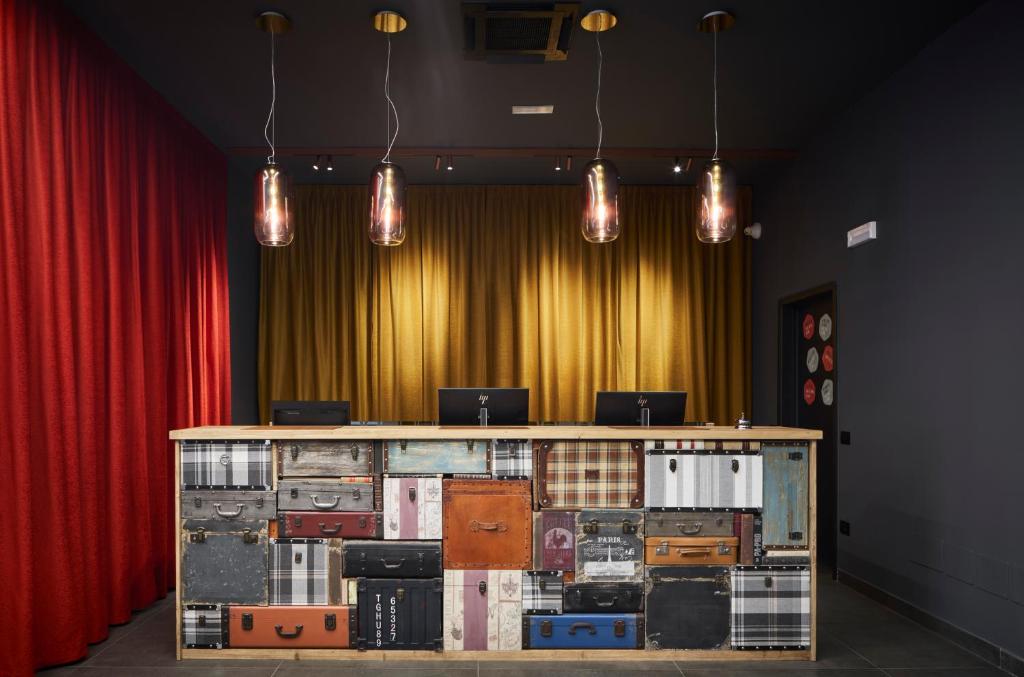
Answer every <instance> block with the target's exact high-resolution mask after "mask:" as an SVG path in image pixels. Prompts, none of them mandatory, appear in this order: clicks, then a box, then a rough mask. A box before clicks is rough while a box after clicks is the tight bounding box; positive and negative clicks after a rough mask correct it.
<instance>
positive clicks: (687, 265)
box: [259, 185, 750, 424]
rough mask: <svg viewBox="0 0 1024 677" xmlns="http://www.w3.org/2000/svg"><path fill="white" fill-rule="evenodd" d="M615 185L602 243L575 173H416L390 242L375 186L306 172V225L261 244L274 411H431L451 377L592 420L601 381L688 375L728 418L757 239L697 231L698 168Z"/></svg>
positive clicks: (390, 416)
mask: <svg viewBox="0 0 1024 677" xmlns="http://www.w3.org/2000/svg"><path fill="white" fill-rule="evenodd" d="M619 200H620V210H621V217H620V218H621V222H622V225H623V228H622V235H621V236H620V237H619V239H618V240H617V241H615V242H614V243H611V244H604V245H595V244H589V243H587V242H585V241H584V240H583V237H582V236H581V235H580V231H579V225H578V224H579V212H580V198H579V191H578V189H577V188H575V187H566V186H414V187H411V188H410V189H409V193H408V202H407V204H408V217H407V219H408V220H407V229H408V233H409V235H408V238H407V239H406V241H405V243H404V244H402V245H401V246H399V247H395V248H379V247H375V246H374V245H372V244H370V242H369V240H368V239H367V236H366V220H367V214H368V212H369V206H368V204H367V194H366V189H365V188H364V187H361V186H358V187H350V186H323V185H319V186H299V187H298V189H297V194H296V209H295V217H296V223H297V230H296V236H295V241H294V242H293V244H292V245H291V246H289V247H286V248H282V249H271V248H265V249H264V250H263V254H262V256H263V260H262V274H261V284H260V321H259V332H260V335H259V399H260V412H261V418H262V420H264V421H266V420H267V418H268V412H269V404H270V401H271V400H272V399H287V400H292V399H343V400H350V401H351V402H352V414H353V418H354V419H356V420H432V419H435V418H436V417H437V395H436V391H437V388H440V387H461V386H481V387H482V386H492V387H500V386H524V387H528V388H530V418H531V420H538V421H554V420H559V421H562V420H568V421H585V420H590V419H591V418H592V416H593V408H594V392H595V391H597V390H677V389H678V390H686V391H688V392H689V393H690V396H689V402H688V404H687V418H688V419H700V420H710V421H715V422H717V423H720V424H724V423H727V422H731V421H734V420H735V419H736V417H737V416H738V415H739V414H740V412H741V411H748V412H749V411H750V256H749V243H748V240H747V239H746V238H744V237H742V236H739V237H737V238H735V239H734V240H733V241H732V242H730V243H729V244H726V245H702V244H700V243H699V242H698V241H697V238H696V236H695V235H694V220H695V218H696V210H697V207H696V191H695V189H694V188H693V187H692V186H678V187H676V186H671V187H661V186H624V187H623V188H622V189H621V192H620V198H619ZM739 216H740V227H741V228H742V227H743V226H744V225H748V224H749V221H750V192H749V190H743V191H741V198H740V205H739Z"/></svg>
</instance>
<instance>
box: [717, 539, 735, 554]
mask: <svg viewBox="0 0 1024 677" xmlns="http://www.w3.org/2000/svg"><path fill="white" fill-rule="evenodd" d="M730 552H732V546H729V545H726V544H725V542H724V541H719V542H718V554H719V555H728V554H729V553H730Z"/></svg>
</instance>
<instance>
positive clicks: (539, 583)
mask: <svg viewBox="0 0 1024 677" xmlns="http://www.w3.org/2000/svg"><path fill="white" fill-rule="evenodd" d="M537 589H538V590H547V589H548V582H547V581H545V580H544V579H543V578H542V579H540V580H539V581H537Z"/></svg>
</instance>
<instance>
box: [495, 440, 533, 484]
mask: <svg viewBox="0 0 1024 677" xmlns="http://www.w3.org/2000/svg"><path fill="white" fill-rule="evenodd" d="M491 474H492V475H494V479H498V480H528V479H530V478H531V477H533V443H532V442H530V441H529V440H495V441H494V442H493V443H492V444H491Z"/></svg>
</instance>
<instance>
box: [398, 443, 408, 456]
mask: <svg viewBox="0 0 1024 677" xmlns="http://www.w3.org/2000/svg"><path fill="white" fill-rule="evenodd" d="M408 446H409V442H408V440H400V441H399V442H398V448H399V449H401V451H402V453H403V454H404V453H405V449H406V447H408Z"/></svg>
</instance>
